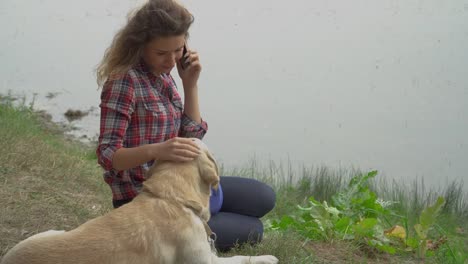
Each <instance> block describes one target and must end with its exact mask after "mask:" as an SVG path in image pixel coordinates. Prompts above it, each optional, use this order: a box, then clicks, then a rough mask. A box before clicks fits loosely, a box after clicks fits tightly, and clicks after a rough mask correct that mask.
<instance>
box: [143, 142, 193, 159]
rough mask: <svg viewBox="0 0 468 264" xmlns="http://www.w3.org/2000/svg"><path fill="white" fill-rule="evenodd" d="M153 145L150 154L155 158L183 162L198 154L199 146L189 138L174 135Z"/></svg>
mask: <svg viewBox="0 0 468 264" xmlns="http://www.w3.org/2000/svg"><path fill="white" fill-rule="evenodd" d="M153 145H154V147H153V148H152V152H153V153H152V156H153V157H154V158H155V159H156V160H170V161H178V162H184V161H191V160H193V159H194V158H196V157H198V155H199V154H200V147H199V146H198V145H197V144H196V143H195V142H194V141H193V140H192V139H191V138H181V137H175V138H171V139H169V140H166V141H164V142H162V143H156V144H153Z"/></svg>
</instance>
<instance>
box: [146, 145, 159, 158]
mask: <svg viewBox="0 0 468 264" xmlns="http://www.w3.org/2000/svg"><path fill="white" fill-rule="evenodd" d="M147 146H148V149H147V151H146V153H147V155H148V157H149V159H150V160H158V159H159V158H160V157H159V153H160V151H159V148H160V144H159V143H154V144H149V145H147Z"/></svg>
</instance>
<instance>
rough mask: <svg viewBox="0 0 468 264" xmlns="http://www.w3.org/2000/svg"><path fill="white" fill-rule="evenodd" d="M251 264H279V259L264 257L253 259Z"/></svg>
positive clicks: (269, 256)
mask: <svg viewBox="0 0 468 264" xmlns="http://www.w3.org/2000/svg"><path fill="white" fill-rule="evenodd" d="M251 263H254V264H276V263H278V259H277V258H276V257H275V256H271V255H264V256H257V257H253V258H252V259H251Z"/></svg>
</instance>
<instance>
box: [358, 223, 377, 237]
mask: <svg viewBox="0 0 468 264" xmlns="http://www.w3.org/2000/svg"><path fill="white" fill-rule="evenodd" d="M376 224H377V219H375V218H364V219H363V220H362V221H360V222H359V223H357V224H356V225H355V226H354V232H355V233H356V234H359V235H361V236H368V237H371V236H372V235H373V234H374V226H375V225H376Z"/></svg>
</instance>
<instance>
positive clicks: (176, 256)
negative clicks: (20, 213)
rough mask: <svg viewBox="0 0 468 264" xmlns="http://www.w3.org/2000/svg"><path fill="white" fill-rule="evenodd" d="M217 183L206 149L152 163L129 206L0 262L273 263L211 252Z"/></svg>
mask: <svg viewBox="0 0 468 264" xmlns="http://www.w3.org/2000/svg"><path fill="white" fill-rule="evenodd" d="M218 183H219V175H218V169H217V166H216V162H215V161H214V159H213V157H212V156H211V154H210V153H209V151H208V150H206V149H205V150H203V151H202V154H200V156H199V157H198V158H197V159H195V160H194V161H192V162H184V163H176V162H157V163H156V164H155V165H154V166H153V167H152V168H151V169H150V171H149V173H148V180H146V181H145V183H144V185H143V189H142V192H141V193H140V194H139V195H138V196H137V197H136V198H135V199H134V200H133V201H132V202H130V203H128V204H126V205H123V206H122V207H120V208H118V209H115V210H112V211H111V212H109V213H107V214H105V215H104V216H101V217H98V218H95V219H92V220H90V221H88V222H86V223H84V224H83V225H81V226H79V227H78V228H76V229H74V230H71V231H68V232H64V231H47V232H44V233H40V234H37V235H35V236H32V237H30V238H28V239H26V240H24V241H22V242H20V243H19V244H17V245H16V246H15V247H13V248H12V249H11V250H10V251H9V252H8V253H7V254H6V255H5V256H4V258H3V260H2V262H1V264H85V263H86V264H107V263H108V264H156V263H161V264H162V263H175V264H180V263H200V264H201V263H213V264H214V263H232V264H236V263H259V264H260V263H264V264H268V263H277V262H278V260H277V259H276V258H275V257H274V256H258V257H248V256H235V257H231V258H220V257H217V256H216V255H215V254H214V253H212V251H211V248H210V245H209V243H208V239H207V231H206V229H205V224H204V223H203V222H206V221H208V219H209V216H210V212H209V196H210V187H211V186H215V187H216V186H217V184H218Z"/></svg>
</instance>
